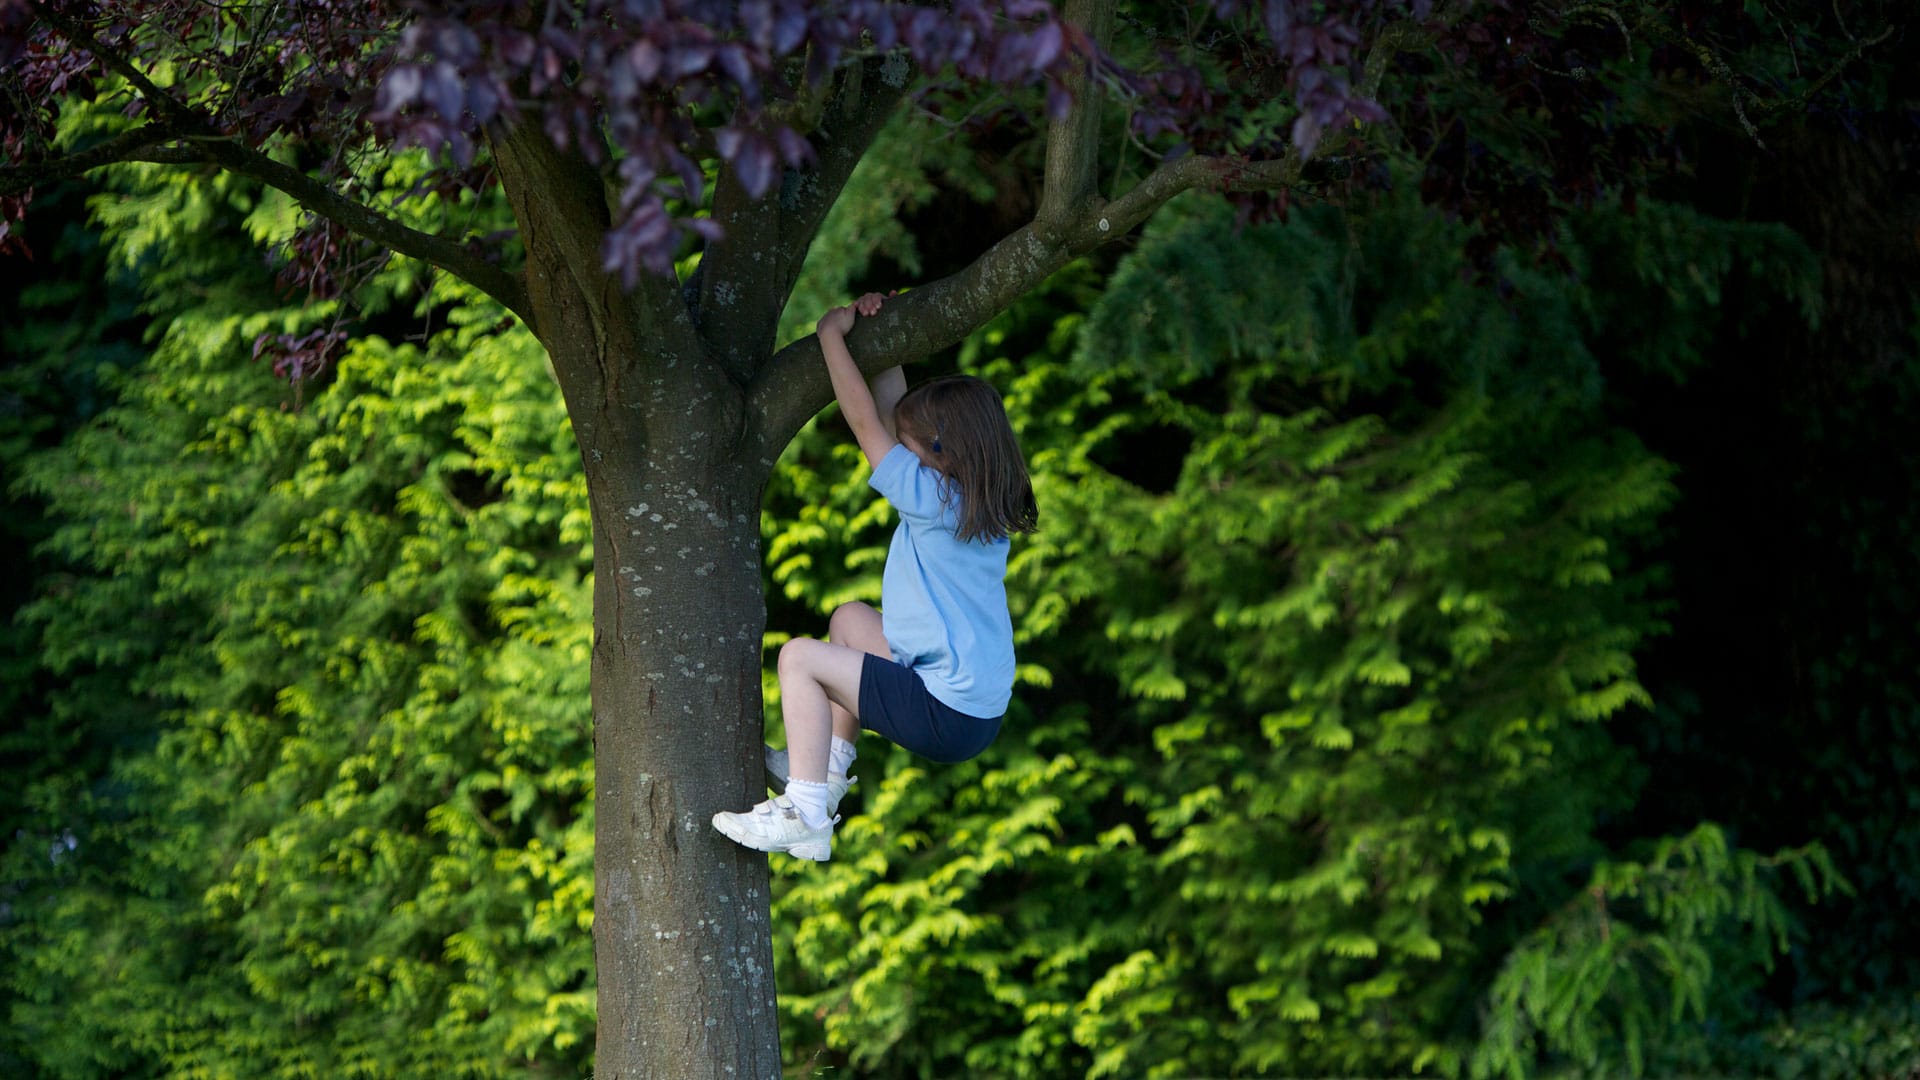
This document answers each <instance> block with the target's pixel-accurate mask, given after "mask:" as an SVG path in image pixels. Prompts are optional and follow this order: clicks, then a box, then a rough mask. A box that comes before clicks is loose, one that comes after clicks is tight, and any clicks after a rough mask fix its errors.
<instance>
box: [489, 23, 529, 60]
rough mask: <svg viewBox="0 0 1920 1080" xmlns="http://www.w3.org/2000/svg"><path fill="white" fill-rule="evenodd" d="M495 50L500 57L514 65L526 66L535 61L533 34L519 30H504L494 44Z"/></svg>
mask: <svg viewBox="0 0 1920 1080" xmlns="http://www.w3.org/2000/svg"><path fill="white" fill-rule="evenodd" d="M494 51H495V52H497V53H498V54H499V55H500V59H502V60H505V61H506V62H507V63H509V64H512V65H513V66H514V67H518V68H523V67H526V66H528V65H530V64H532V63H533V52H534V42H533V35H531V34H524V33H521V32H520V31H518V30H505V31H502V32H501V34H500V37H499V38H498V39H497V42H496V43H495V45H494Z"/></svg>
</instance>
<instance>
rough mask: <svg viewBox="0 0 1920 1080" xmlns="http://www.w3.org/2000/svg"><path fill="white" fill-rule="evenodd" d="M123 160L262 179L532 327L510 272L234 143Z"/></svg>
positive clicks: (187, 146)
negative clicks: (454, 280) (197, 167)
mask: <svg viewBox="0 0 1920 1080" xmlns="http://www.w3.org/2000/svg"><path fill="white" fill-rule="evenodd" d="M119 160H122V161H145V162H154V163H158V164H164V165H217V166H219V167H220V168H223V169H225V170H227V171H228V172H231V173H237V174H238V175H241V176H246V177H250V178H252V179H255V180H258V181H260V182H261V183H263V184H266V185H267V186H268V187H271V188H274V189H276V190H278V191H282V192H285V193H286V194H287V195H288V196H290V197H292V198H293V200H294V201H296V202H298V203H299V204H300V205H301V206H304V207H306V208H307V209H308V210H310V211H312V212H313V213H315V214H318V215H319V216H321V217H323V218H326V219H327V220H328V221H331V222H333V223H335V224H337V225H339V226H340V227H342V228H344V229H346V230H347V231H349V232H351V233H353V234H354V235H356V236H360V237H363V238H365V239H367V240H371V241H373V242H374V243H376V244H379V245H381V246H382V247H386V248H390V249H392V250H394V251H396V252H399V253H400V254H402V255H405V256H407V257H409V258H413V259H418V260H420V261H421V262H424V263H427V264H429V265H431V266H436V267H438V268H440V269H442V270H445V271H446V272H447V273H449V274H452V275H454V276H455V277H458V278H460V279H461V280H463V281H465V282H467V283H469V284H471V285H473V286H474V287H475V288H477V289H479V290H480V291H482V292H484V293H486V294H487V295H488V296H491V297H492V298H493V299H494V300H496V301H498V302H499V303H500V305H501V306H502V307H505V308H506V309H507V310H508V311H511V312H513V313H514V314H515V315H517V316H519V317H520V318H521V319H522V320H523V321H525V322H527V323H528V324H529V325H531V324H532V322H533V311H532V308H531V306H530V305H529V304H528V302H527V290H526V286H525V285H524V284H523V283H522V282H521V280H520V278H519V277H518V276H517V275H514V274H511V273H508V272H507V271H505V270H503V269H501V268H500V267H498V266H496V265H494V264H493V263H491V262H488V261H487V260H486V259H485V258H483V257H481V256H480V255H478V254H476V253H475V252H473V251H472V250H470V249H468V248H466V247H463V246H461V245H460V244H458V243H456V242H454V241H453V240H450V239H448V238H447V237H444V236H438V235H435V234H433V233H429V232H423V231H421V230H419V229H415V228H413V227H411V226H408V225H404V224H402V223H400V222H399V221H396V220H395V219H393V218H390V217H388V216H386V215H385V214H382V213H380V212H379V211H377V210H374V209H373V208H372V207H369V206H367V205H366V204H365V203H362V202H360V201H359V200H357V199H351V198H348V197H347V196H345V195H342V194H340V193H339V192H338V191H335V190H334V189H333V188H331V187H329V186H327V185H326V184H324V183H321V182H320V181H318V180H315V179H314V178H313V177H311V176H308V175H307V174H306V173H303V172H301V171H300V170H298V169H295V168H293V167H292V166H290V165H284V164H282V163H280V162H278V161H275V160H273V159H272V158H270V157H268V156H267V155H265V154H263V153H261V152H259V151H258V150H253V149H249V148H248V147H246V146H243V145H241V144H240V143H238V142H236V141H234V140H232V139H189V140H185V141H182V142H178V143H175V144H173V145H171V146H162V147H155V148H153V149H144V150H136V151H134V152H133V153H129V154H127V155H126V156H124V157H122V158H120V159H119Z"/></svg>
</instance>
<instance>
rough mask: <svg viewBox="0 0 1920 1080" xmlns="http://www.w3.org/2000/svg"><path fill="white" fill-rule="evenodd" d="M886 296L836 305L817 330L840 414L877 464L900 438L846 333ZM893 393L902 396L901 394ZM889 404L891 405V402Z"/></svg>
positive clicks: (872, 295) (870, 462)
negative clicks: (876, 398) (862, 371)
mask: <svg viewBox="0 0 1920 1080" xmlns="http://www.w3.org/2000/svg"><path fill="white" fill-rule="evenodd" d="M883 299H884V298H883V297H881V295H880V294H879V293H868V294H866V295H865V296H862V297H861V298H860V299H858V300H855V301H854V302H853V303H851V304H849V305H847V306H846V307H837V308H834V309H833V310H831V311H829V312H827V313H826V314H825V315H822V316H820V323H819V328H818V330H817V331H816V333H817V335H818V337H819V338H820V355H821V356H822V357H823V358H824V359H825V360H826V362H827V374H828V375H829V376H830V377H831V378H832V379H833V396H834V398H835V399H837V400H838V401H839V402H840V415H842V416H844V417H846V418H847V426H848V427H850V428H852V429H853V437H854V440H855V441H857V442H858V443H859V444H860V452H861V453H862V454H864V455H866V458H867V464H868V465H875V466H877V465H879V464H880V459H881V458H884V457H886V456H887V452H888V451H890V450H892V449H893V448H894V446H895V445H897V442H896V440H895V439H894V437H893V425H892V424H889V423H887V421H886V419H885V418H883V417H882V416H881V415H880V407H879V405H878V403H876V402H875V401H874V395H873V391H872V390H871V389H869V388H868V386H867V380H866V379H865V378H864V377H862V376H861V374H860V368H859V366H858V365H856V364H855V363H854V362H853V354H852V353H850V352H848V351H847V342H846V335H847V332H848V331H849V330H852V329H853V323H854V318H855V316H856V315H873V314H875V313H877V312H878V311H879V310H880V304H881V301H882V300H883ZM893 396H894V397H895V398H896V399H897V398H898V395H897V394H895V395H893ZM888 404H889V406H891V402H889V403H888Z"/></svg>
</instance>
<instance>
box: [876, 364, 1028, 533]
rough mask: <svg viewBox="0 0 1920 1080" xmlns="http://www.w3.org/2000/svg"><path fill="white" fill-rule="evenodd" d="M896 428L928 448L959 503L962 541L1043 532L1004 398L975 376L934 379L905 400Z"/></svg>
mask: <svg viewBox="0 0 1920 1080" xmlns="http://www.w3.org/2000/svg"><path fill="white" fill-rule="evenodd" d="M893 424H894V429H895V430H896V431H897V432H899V433H900V434H902V435H911V436H913V439H914V441H915V442H917V443H919V444H920V445H921V446H923V447H925V448H926V450H927V451H928V453H929V455H930V456H931V457H932V458H933V462H934V465H935V466H936V467H937V468H938V469H939V470H940V473H941V475H943V476H945V477H946V478H947V480H948V481H949V482H950V487H949V492H948V494H949V497H950V498H951V497H957V498H958V499H959V500H960V505H959V508H958V514H959V518H960V521H959V526H958V528H956V529H955V530H954V531H955V534H956V535H957V536H958V537H959V538H960V539H961V540H963V541H965V540H973V539H976V538H978V539H985V540H998V539H999V538H1001V537H1003V536H1010V535H1012V534H1014V533H1017V532H1023V533H1030V532H1036V531H1038V530H1039V528H1040V509H1039V507H1038V506H1037V505H1035V503H1034V501H1033V482H1032V481H1031V480H1030V479H1029V478H1028V477H1027V459H1026V458H1025V457H1024V456H1023V455H1022V454H1021V453H1020V443H1019V440H1017V439H1015V438H1014V435H1013V425H1012V424H1011V423H1009V422H1008V421H1007V410H1006V407H1005V406H1004V405H1002V404H1001V403H1000V395H999V393H998V392H997V391H995V390H994V388H993V387H992V386H991V385H989V384H988V383H986V382H985V381H984V380H981V379H977V378H974V377H973V376H971V375H949V376H946V377H944V378H939V379H930V380H928V381H926V382H923V383H921V384H920V385H918V386H916V387H914V388H913V389H911V390H909V391H907V392H906V393H905V394H904V395H902V396H901V398H900V401H899V403H898V404H896V405H894V407H893Z"/></svg>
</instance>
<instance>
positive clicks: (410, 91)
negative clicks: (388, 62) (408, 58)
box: [375, 64, 421, 118]
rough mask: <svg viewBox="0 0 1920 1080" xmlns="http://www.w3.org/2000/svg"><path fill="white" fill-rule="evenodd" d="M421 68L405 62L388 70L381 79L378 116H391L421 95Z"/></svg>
mask: <svg viewBox="0 0 1920 1080" xmlns="http://www.w3.org/2000/svg"><path fill="white" fill-rule="evenodd" d="M420 82H421V74H420V69H419V68H417V67H414V66H413V65H412V64H403V65H401V66H399V67H396V68H394V69H392V70H391V71H388V72H387V77H386V78H384V79H382V80H380V92H379V94H378V95H376V97H377V103H378V112H377V113H376V114H375V115H376V117H387V118H390V117H392V116H394V115H396V114H398V113H399V112H400V111H401V110H402V109H405V108H406V107H407V106H409V105H411V104H413V103H414V101H416V100H417V99H418V98H419V97H420Z"/></svg>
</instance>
